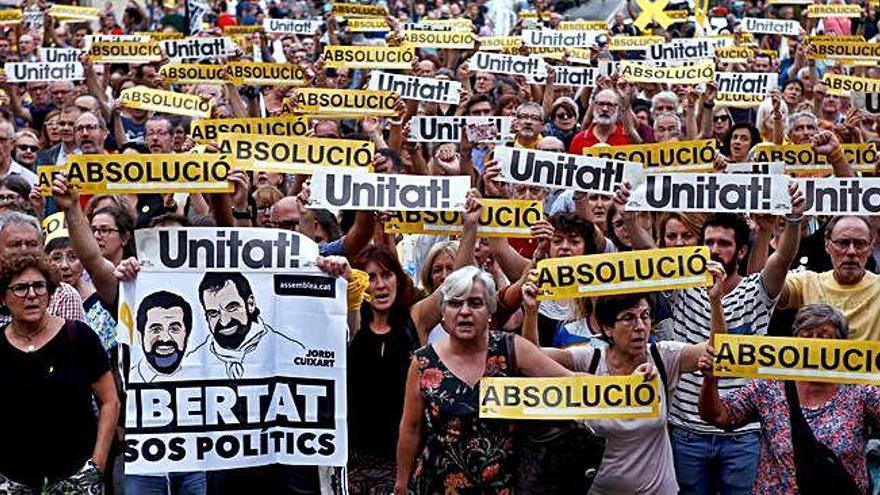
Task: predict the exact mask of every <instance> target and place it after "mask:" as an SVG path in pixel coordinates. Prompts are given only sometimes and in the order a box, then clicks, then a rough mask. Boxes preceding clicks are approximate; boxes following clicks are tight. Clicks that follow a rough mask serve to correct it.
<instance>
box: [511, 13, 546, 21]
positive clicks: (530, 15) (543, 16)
mask: <svg viewBox="0 0 880 495" xmlns="http://www.w3.org/2000/svg"><path fill="white" fill-rule="evenodd" d="M517 17H519V18H520V19H535V20H537V19H538V13H537V12H535V11H534V10H521V11H519V13H518V14H517ZM550 19H552V15H551V14H550V12H542V13H541V20H544V21H549V20H550Z"/></svg>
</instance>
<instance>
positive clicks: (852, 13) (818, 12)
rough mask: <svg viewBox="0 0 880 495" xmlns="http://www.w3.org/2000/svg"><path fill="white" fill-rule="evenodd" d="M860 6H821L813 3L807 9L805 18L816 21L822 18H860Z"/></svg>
mask: <svg viewBox="0 0 880 495" xmlns="http://www.w3.org/2000/svg"><path fill="white" fill-rule="evenodd" d="M861 16H862V7H861V5H821V4H816V3H814V4H813V5H810V6H809V7H807V17H809V18H810V19H818V18H823V17H861Z"/></svg>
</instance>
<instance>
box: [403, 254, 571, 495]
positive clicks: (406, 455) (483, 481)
mask: <svg viewBox="0 0 880 495" xmlns="http://www.w3.org/2000/svg"><path fill="white" fill-rule="evenodd" d="M494 293H495V282H494V281H493V280H492V277H491V276H490V275H489V274H487V273H485V272H483V271H482V270H480V269H479V268H476V267H474V266H467V267H464V268H461V269H459V270H456V271H455V272H453V273H452V274H451V275H449V276H448V277H446V280H444V281H443V285H441V286H440V294H441V302H440V308H441V310H442V313H443V328H444V329H445V330H446V332H447V333H448V334H449V338H447V339H443V340H441V341H439V342H437V343H434V344H428V345H427V346H425V347H423V348H421V349H419V350H418V351H416V353H415V357H414V358H413V361H412V365H411V366H410V369H409V374H408V377H407V382H406V401H405V405H404V412H403V419H402V420H401V422H400V440H399V441H398V444H397V482H396V484H395V487H394V493H395V494H403V493H406V492H407V489H409V492H410V493H419V494H422V493H424V494H444V493H458V492H467V493H509V492H510V490H512V488H513V486H514V475H515V472H514V466H513V460H514V442H513V438H512V433H513V428H512V426H511V425H510V423H508V422H505V421H487V420H481V419H480V418H479V414H478V409H479V407H478V387H477V384H478V382H479V380H480V379H481V378H483V377H504V376H517V375H527V376H564V375H570V374H571V373H570V372H569V371H567V370H566V369H564V368H562V367H561V366H559V365H558V364H556V363H555V362H553V361H552V360H550V359H548V358H547V357H546V356H544V355H543V354H542V353H541V351H540V350H539V349H538V348H537V347H535V346H534V345H532V344H530V343H529V342H527V341H526V340H524V339H522V338H521V337H518V336H514V335H513V334H504V333H496V332H490V331H489V320H490V319H491V314H492V313H493V312H494V310H495V298H494Z"/></svg>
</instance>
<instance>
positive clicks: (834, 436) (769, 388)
mask: <svg viewBox="0 0 880 495" xmlns="http://www.w3.org/2000/svg"><path fill="white" fill-rule="evenodd" d="M713 330H715V329H714V328H713ZM723 331H724V324H723V322H722V323H721V326H720V328H719V329H718V330H716V333H720V332H723ZM792 331H793V334H794V336H795V337H801V338H820V339H842V340H843V339H846V338H847V335H848V333H849V326H848V324H847V321H846V318H845V317H844V316H843V314H841V312H840V311H838V310H837V309H834V308H832V307H831V306H828V305H826V304H810V305H807V306H804V307H803V308H801V309H800V310H799V311H798V312H797V314H796V315H795V318H794V325H793V327H792ZM714 356H715V352H714V349H713V348H712V347H707V348H706V352H705V354H704V356H703V357H702V358H701V359H700V370H701V371H702V372H703V375H704V376H705V377H706V379H705V380H703V387H702V389H701V391H700V416H702V418H703V419H704V420H705V421H707V422H709V423H711V424H713V425H715V426H717V427H719V428H724V429H729V430H732V429H735V428H737V427H738V426H740V425H743V424H745V423H748V422H750V421H754V420H755V419H758V420H760V422H761V461H760V462H759V463H758V476H757V478H756V479H755V486H754V492H755V494H756V495H762V494H771V493H772V494H781V495H787V494H797V493H809V494H812V493H835V494H837V493H840V494H850V493H853V494H854V493H865V491H866V490H867V488H868V477H867V470H866V467H865V443H866V442H867V439H866V437H865V430H866V427H867V426H868V425H871V426H873V427H875V428H876V427H877V426H878V425H880V388H877V387H874V386H868V385H840V384H836V383H820V382H789V381H776V380H752V381H751V382H749V383H748V384H747V385H745V386H744V387H742V388H739V389H737V390H736V391H735V392H733V393H731V394H729V395H726V396H724V397H719V395H718V384H717V381H718V379H717V378H716V377H714V376H713V375H712V364H713V361H714ZM820 459H821V460H822V461H824V462H823V463H821V464H817V460H820Z"/></svg>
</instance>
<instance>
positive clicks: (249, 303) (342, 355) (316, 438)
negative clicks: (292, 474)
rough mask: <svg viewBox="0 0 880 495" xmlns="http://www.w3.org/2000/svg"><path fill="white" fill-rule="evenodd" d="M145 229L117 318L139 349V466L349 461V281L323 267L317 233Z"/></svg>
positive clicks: (134, 405)
mask: <svg viewBox="0 0 880 495" xmlns="http://www.w3.org/2000/svg"><path fill="white" fill-rule="evenodd" d="M135 240H136V243H137V249H138V258H139V259H140V261H141V267H142V268H141V271H140V273H139V274H138V277H137V280H136V281H134V282H130V283H127V284H124V285H123V286H122V290H121V291H120V301H119V325H118V329H117V339H118V341H119V342H120V343H121V344H124V345H126V346H127V347H128V349H130V352H131V359H130V362H129V363H126V366H128V368H127V369H126V370H125V374H126V375H127V377H128V379H127V380H126V383H125V394H126V398H127V401H126V402H127V404H128V409H127V411H128V413H127V414H126V417H125V420H126V424H125V429H126V430H125V433H126V438H125V447H126V448H125V471H126V473H128V474H145V475H150V474H161V473H168V472H191V471H214V470H220V469H234V468H245V467H255V466H264V465H268V464H285V465H335V466H340V465H343V466H344V465H345V464H346V462H347V459H346V457H347V456H346V453H347V451H348V444H347V433H346V430H347V428H346V420H345V401H346V389H345V384H346V380H345V374H346V371H345V368H346V332H347V326H346V288H347V284H346V282H345V280H343V279H342V278H341V277H330V276H328V275H326V274H325V273H323V272H321V271H319V270H317V269H316V268H314V266H313V263H314V260H315V258H316V257H317V255H318V246H317V244H315V242H313V241H312V240H311V239H309V238H308V237H306V236H304V235H301V234H299V233H296V232H289V231H284V230H276V229H235V228H191V229H149V230H138V231H137V232H136V234H135ZM233 302H238V303H240V308H241V311H240V312H239V313H236V315H237V316H235V317H234V318H232V320H231V323H230V324H226V323H224V322H225V321H226V320H225V317H223V312H224V311H228V310H229V308H230V306H228V305H227V304H232V303H233ZM156 327H161V328H163V329H165V332H164V333H163V334H162V335H165V337H157V335H156V333H155V328H156ZM230 328H231V330H230ZM316 329H320V331H315V330H316ZM227 333H228V335H227ZM157 452H162V453H164V454H162V455H157Z"/></svg>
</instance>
